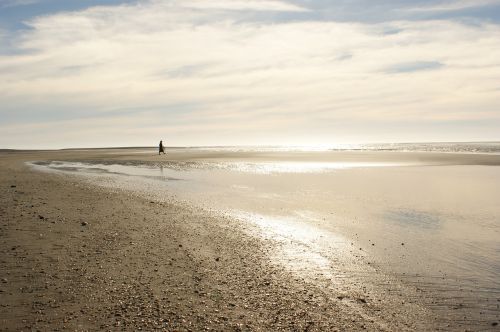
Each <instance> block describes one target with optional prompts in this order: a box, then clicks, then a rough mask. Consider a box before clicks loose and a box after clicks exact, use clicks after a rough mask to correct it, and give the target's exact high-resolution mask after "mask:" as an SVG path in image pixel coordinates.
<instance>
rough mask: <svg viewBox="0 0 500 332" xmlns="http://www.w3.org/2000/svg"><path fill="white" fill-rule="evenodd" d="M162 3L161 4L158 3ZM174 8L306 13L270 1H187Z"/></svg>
mask: <svg viewBox="0 0 500 332" xmlns="http://www.w3.org/2000/svg"><path fill="white" fill-rule="evenodd" d="M158 3H160V2H158ZM169 5H170V6H172V7H174V6H175V7H177V8H179V7H184V8H193V9H216V10H217V9H218V10H237V11H242V10H256V11H267V12H269V11H285V12H304V11H308V10H307V9H305V8H304V7H300V6H297V5H293V4H290V3H286V2H282V1H270V0H209V1H208V0H187V1H175V2H173V3H172V2H170V4H169Z"/></svg>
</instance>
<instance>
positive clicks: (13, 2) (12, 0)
mask: <svg viewBox="0 0 500 332" xmlns="http://www.w3.org/2000/svg"><path fill="white" fill-rule="evenodd" d="M38 2H40V0H2V1H0V8H11V7H18V6H26V5H32V4H34V3H38Z"/></svg>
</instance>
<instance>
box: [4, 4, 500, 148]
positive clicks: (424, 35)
mask: <svg viewBox="0 0 500 332" xmlns="http://www.w3.org/2000/svg"><path fill="white" fill-rule="evenodd" d="M200 6H205V7H204V9H201V7H200ZM245 6H246V7H245ZM206 7H210V8H206ZM250 7H251V8H253V9H254V10H252V11H251V13H249V11H248V10H241V9H242V8H246V9H249V8H250ZM302 8H303V7H300V6H296V5H291V4H290V5H289V4H288V3H285V2H277V1H265V2H264V1H248V2H247V1H239V0H238V1H235V2H231V1H217V2H210V1H189V2H188V1H182V2H181V1H161V2H160V1H148V2H142V3H138V4H135V5H121V6H100V7H93V8H89V9H86V10H81V11H75V12H62V13H58V14H53V15H46V16H42V17H37V18H35V19H32V20H31V21H29V22H26V23H27V24H29V26H30V29H29V30H26V31H24V32H23V33H22V34H21V35H20V37H19V38H17V39H16V40H15V44H16V47H17V48H18V49H19V50H21V53H20V54H13V55H8V56H7V55H4V56H0V75H1V76H2V80H0V101H1V104H2V107H1V108H0V117H1V118H2V120H1V122H2V123H1V125H3V127H2V130H1V132H2V134H0V139H1V141H2V142H13V143H12V144H16V143H15V142H17V141H18V140H19V139H20V136H24V135H25V134H26V133H32V134H33V133H38V134H37V135H44V133H46V132H49V131H50V137H52V140H53V142H55V143H54V144H57V142H61V141H62V138H63V137H66V135H70V136H71V137H74V142H76V141H77V139H78V136H79V137H81V139H85V140H88V139H89V135H92V136H93V137H100V139H101V142H103V144H104V145H113V144H117V143H113V142H114V141H113V140H114V139H116V140H117V139H118V138H114V136H115V134H116V135H118V132H119V131H117V132H116V133H115V132H114V131H113V130H110V129H109V128H111V127H112V128H115V127H114V126H115V125H116V126H117V127H116V128H123V129H124V133H127V132H131V133H132V132H133V133H135V134H134V135H141V133H142V135H143V137H144V140H146V141H147V140H153V139H154V141H156V138H155V137H156V136H157V135H159V134H160V133H161V132H162V131H164V132H169V133H172V134H173V133H175V138H176V139H177V140H178V141H177V142H174V143H176V144H181V145H182V144H188V143H186V142H189V144H227V140H228V139H230V135H234V134H235V131H237V132H238V133H239V134H238V143H241V144H244V143H247V144H248V143H249V144H252V143H255V142H257V141H260V140H265V139H266V138H268V139H269V140H272V142H270V143H278V142H279V140H280V139H281V140H283V141H286V140H292V139H296V140H298V139H303V140H310V141H314V137H317V138H316V139H318V140H319V139H321V140H323V139H325V138H328V137H329V138H330V139H339V137H338V136H336V135H337V134H338V133H343V135H345V137H354V136H356V133H358V134H357V135H359V136H360V137H362V136H363V135H365V134H366V135H367V134H368V131H367V130H366V129H364V128H366V127H370V130H371V131H373V134H371V135H374V137H376V135H377V130H379V131H380V132H387V131H388V130H389V129H388V126H390V123H394V124H396V123H397V124H399V125H401V123H405V122H411V123H425V125H428V123H430V122H433V121H434V122H442V121H483V120H486V119H488V120H489V121H492V122H494V121H498V122H500V112H499V109H500V108H499V106H500V105H499V102H498V100H500V98H499V97H500V91H498V78H499V77H500V60H499V59H500V28H499V26H497V25H494V24H488V23H481V24H476V25H466V24H463V23H459V22H452V21H444V20H433V21H427V22H426V24H422V23H421V22H414V21H393V22H384V23H354V22H335V21H325V20H316V19H313V17H314V15H313V14H311V15H313V16H312V17H311V18H309V19H284V18H283V17H282V16H281V15H283V13H285V12H290V11H291V12H300V13H308V14H307V15H309V12H307V11H303V10H302ZM310 10H311V9H310ZM249 15H250V16H249ZM263 16H265V17H266V20H263V19H262V17H263ZM388 32H389V33H388ZM438 69H439V70H438ZM387 73H391V74H392V73H398V75H388V74H387ZM113 119H115V120H116V121H113ZM92 123H95V124H96V126H95V129H92V134H90V132H89V129H88V128H87V127H86V126H90V125H91V124H92ZM37 126H40V128H48V129H46V131H44V130H45V129H44V130H42V129H40V131H37V130H31V129H28V128H36V127H37ZM395 126H396V125H395ZM422 126H424V125H422ZM6 128H7V129H8V128H11V129H10V130H9V131H6V130H5V129H6ZM106 128H108V129H106ZM152 128H155V129H154V130H153V129H152ZM346 128H351V129H352V131H353V133H351V134H349V133H346ZM377 128H378V129H377ZM7 132H8V133H9V134H7ZM16 132H18V133H19V134H18V135H16ZM110 132H113V133H114V134H113V135H110V134H109V133H110ZM380 132H379V134H380ZM78 133H80V134H78ZM201 133H203V134H204V135H206V136H200V135H201ZM403 134H404V130H403ZM415 135H416V134H415ZM379 137H381V136H379ZM44 139H45V138H44ZM197 139H198V141H197ZM405 139H406V140H408V139H409V138H407V137H406V138H405ZM234 140H236V139H234ZM68 142H69V141H68ZM71 142H73V141H71ZM93 142H94V141H93ZM133 142H137V137H135V136H134V138H133ZM133 142H130V143H128V142H127V143H125V142H124V141H123V139H120V144H118V145H126V144H132V145H137V144H134V143H133ZM196 142H198V143H196ZM263 143H265V142H263ZM295 143H300V142H295ZM307 143H311V142H307ZM4 144H6V143H4ZM45 144H48V143H45ZM75 144H76V143H75ZM83 145H85V144H83Z"/></svg>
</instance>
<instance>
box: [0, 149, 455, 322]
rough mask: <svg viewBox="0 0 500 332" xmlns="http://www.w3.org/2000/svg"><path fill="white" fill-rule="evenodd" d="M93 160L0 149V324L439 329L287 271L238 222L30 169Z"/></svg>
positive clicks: (415, 308)
mask: <svg viewBox="0 0 500 332" xmlns="http://www.w3.org/2000/svg"><path fill="white" fill-rule="evenodd" d="M89 156H93V157H94V158H96V159H99V158H104V156H99V155H98V153H97V154H96V152H85V151H79V152H78V151H77V152H75V151H60V152H2V153H0V193H1V196H0V197H1V198H0V251H1V260H0V278H1V283H0V297H1V306H0V330H2V331H17V330H42V331H44V330H79V331H81V330H122V329H123V330H139V329H143V330H153V329H160V330H167V331H189V330H191V331H199V330H237V331H238V330H250V331H255V330H257V331H259V330H262V331H264V330H265V331H269V330H294V331H295V330H297V331H302V330H304V331H305V330H311V331H313V330H322V331H335V330H341V331H359V330H372V331H378V330H385V331H404V330H435V329H437V328H443V327H442V326H440V325H439V323H438V321H437V320H436V317H434V316H433V315H432V313H430V312H428V311H427V310H425V308H422V307H420V306H419V304H418V303H414V304H411V305H408V304H405V301H404V299H403V300H402V301H401V298H398V297H393V296H388V295H387V296H386V294H383V293H379V294H378V295H376V296H375V297H374V296H373V295H372V296H370V297H369V296H367V295H366V294H363V293H362V292H361V293H360V292H358V291H354V290H353V291H351V292H350V291H349V290H347V291H346V290H345V289H337V288H336V287H335V286H334V285H324V284H323V285H322V284H319V283H311V282H309V281H308V280H306V279H303V278H300V277H297V276H296V275H293V274H291V273H290V272H288V271H286V270H285V269H283V268H282V267H280V266H277V265H276V264H273V263H272V262H271V261H270V260H269V259H268V257H269V253H270V252H271V251H272V250H273V243H272V242H269V241H266V240H264V239H259V238H256V237H252V236H249V235H248V232H245V231H244V228H245V227H246V225H244V224H241V223H238V221H235V220H230V219H227V218H221V217H215V216H212V215H210V214H209V213H206V212H204V211H201V210H199V209H197V208H194V207H190V206H186V205H185V204H181V203H179V202H175V201H172V202H167V203H159V202H155V201H150V200H147V199H143V198H140V197H136V196H134V195H130V194H127V193H126V192H118V191H111V190H106V189H103V188H99V187H93V186H89V185H88V184H85V183H84V182H81V181H79V180H78V179H77V178H75V177H71V176H67V175H60V174H48V173H47V174H46V173H38V172H35V171H33V170H32V169H31V168H29V167H28V166H26V165H25V161H30V160H54V159H55V160H64V159H72V160H75V159H78V158H87V159H88V158H89ZM198 157H200V156H198ZM201 157H203V156H201ZM116 158H121V159H126V158H131V159H133V156H130V155H126V154H125V153H124V154H123V155H117V157H116ZM171 158H174V159H175V158H180V157H179V156H177V157H176V156H175V155H173V156H171ZM151 159H152V157H151ZM359 288H360V287H357V288H356V289H359ZM398 301H399V302H398ZM444 329H446V328H445V327H444Z"/></svg>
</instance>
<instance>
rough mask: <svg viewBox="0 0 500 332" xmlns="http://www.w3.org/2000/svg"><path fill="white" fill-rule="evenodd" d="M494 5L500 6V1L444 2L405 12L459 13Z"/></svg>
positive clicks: (464, 0) (468, 0)
mask: <svg viewBox="0 0 500 332" xmlns="http://www.w3.org/2000/svg"><path fill="white" fill-rule="evenodd" d="M492 5H499V6H500V0H459V1H456V0H454V1H442V2H437V3H433V4H432V5H426V6H418V7H411V8H406V9H405V10H406V11H413V12H445V11H458V10H464V9H470V8H479V7H485V6H492Z"/></svg>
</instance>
